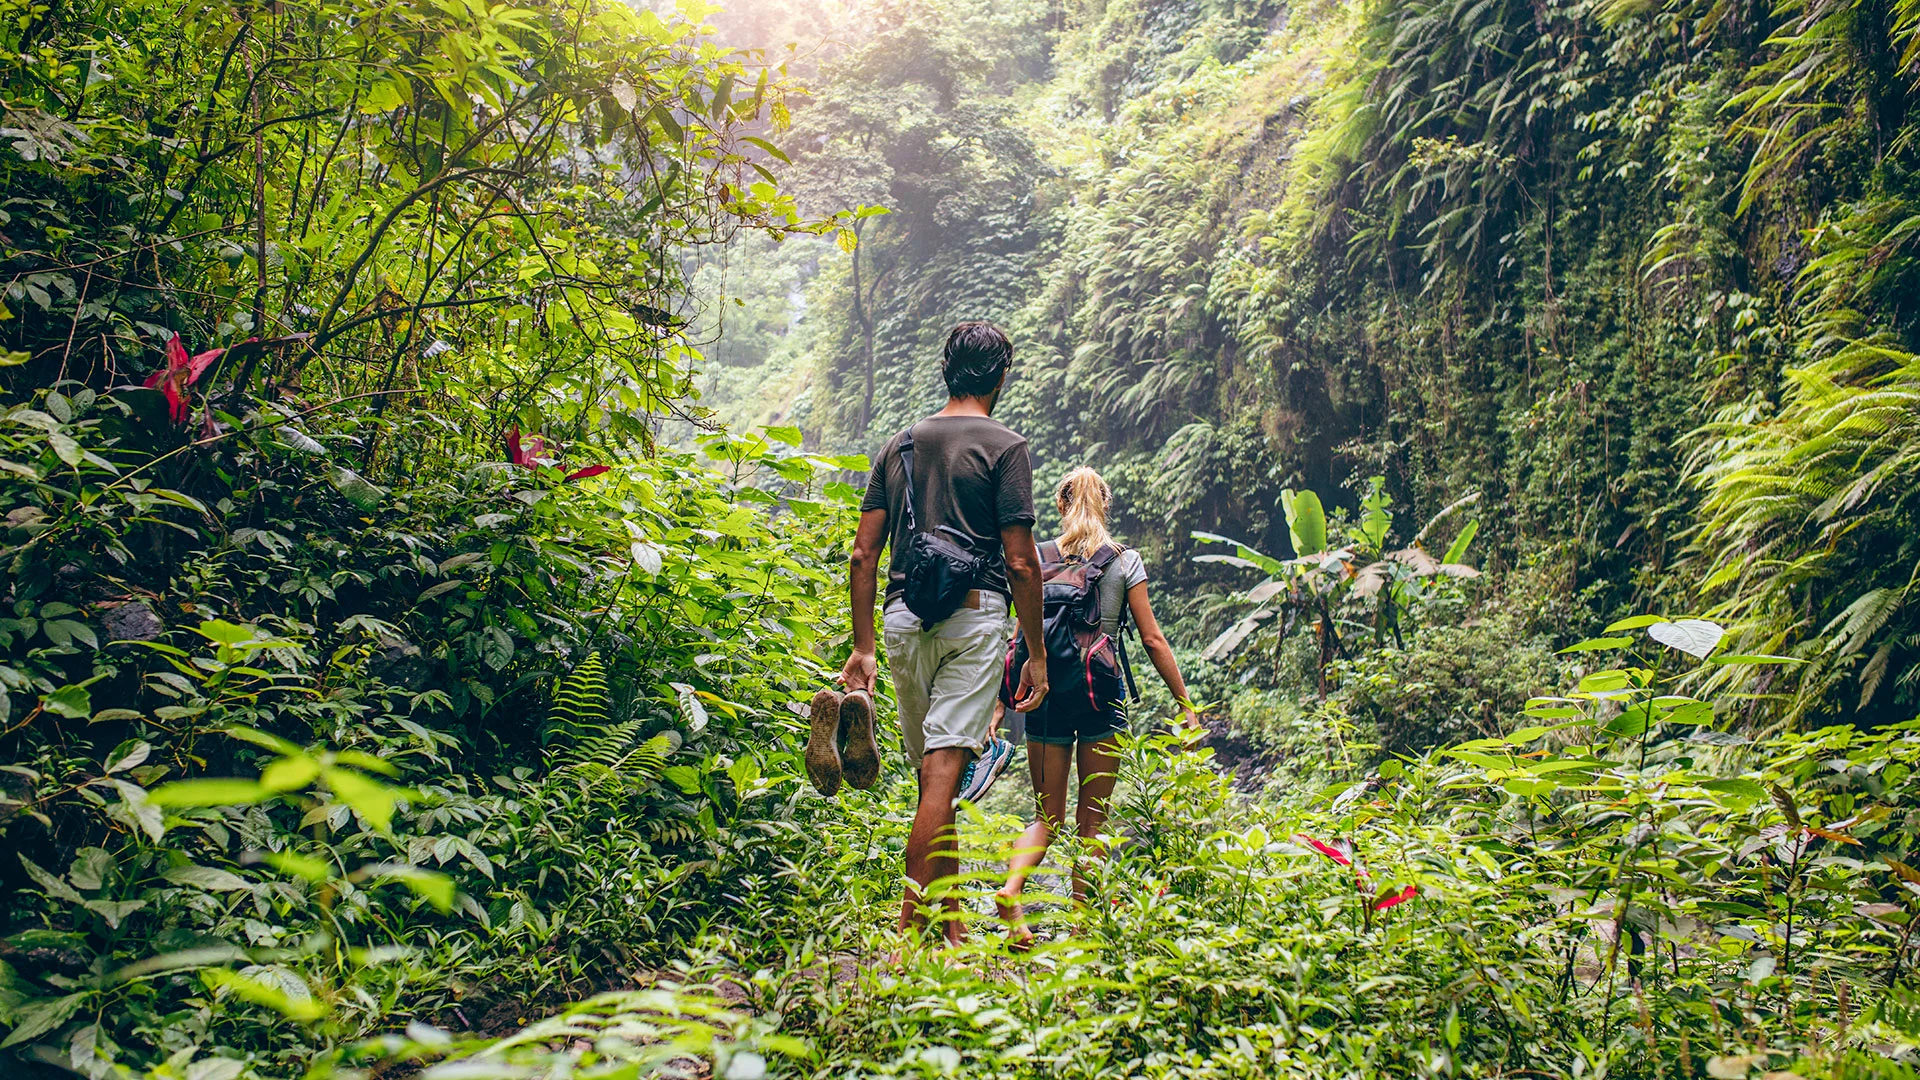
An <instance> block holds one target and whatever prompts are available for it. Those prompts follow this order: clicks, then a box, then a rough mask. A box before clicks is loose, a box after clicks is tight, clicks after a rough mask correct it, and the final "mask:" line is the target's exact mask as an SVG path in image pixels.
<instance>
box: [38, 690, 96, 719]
mask: <svg viewBox="0 0 1920 1080" xmlns="http://www.w3.org/2000/svg"><path fill="white" fill-rule="evenodd" d="M40 705H41V707H42V708H44V709H46V710H47V711H48V712H50V713H52V714H54V715H55V716H64V717H66V718H68V719H69V720H85V719H86V718H87V717H89V716H92V715H93V695H92V694H90V693H88V692H87V688H86V687H85V686H84V685H82V684H79V683H69V684H68V685H66V686H63V687H61V688H60V689H58V690H55V691H54V692H53V693H51V694H48V695H46V696H45V697H42V698H41V699H40Z"/></svg>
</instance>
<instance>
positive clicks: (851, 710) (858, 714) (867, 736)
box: [840, 691, 880, 791]
mask: <svg viewBox="0 0 1920 1080" xmlns="http://www.w3.org/2000/svg"><path fill="white" fill-rule="evenodd" d="M840 726H841V729H842V730H843V731H844V732H845V733H846V749H844V750H842V751H841V755H840V760H841V768H842V770H843V771H844V772H845V774H846V778H847V783H849V784H852V785H853V786H854V787H856V788H859V789H860V790H861V791H865V790H867V789H868V788H871V787H872V786H873V785H875V784H877V783H879V782H880V744H879V743H878V742H876V741H875V740H874V737H873V699H872V698H871V697H868V696H867V695H866V694H865V693H863V692H858V691H856V692H854V693H851V694H848V695H847V696H846V697H845V698H843V699H841V702H840Z"/></svg>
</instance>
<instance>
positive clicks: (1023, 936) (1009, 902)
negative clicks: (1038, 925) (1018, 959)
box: [993, 893, 1033, 952]
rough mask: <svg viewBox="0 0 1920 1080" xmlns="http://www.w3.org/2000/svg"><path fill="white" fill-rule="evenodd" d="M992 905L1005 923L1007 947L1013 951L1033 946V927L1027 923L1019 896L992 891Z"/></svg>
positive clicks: (1025, 911)
mask: <svg viewBox="0 0 1920 1080" xmlns="http://www.w3.org/2000/svg"><path fill="white" fill-rule="evenodd" d="M993 906H994V910H996V911H997V912H999V914H1000V921H1001V922H1004V923H1006V924H1007V948H1009V949H1011V950H1013V951H1014V952H1026V951H1027V950H1028V949H1031V948H1033V928H1032V927H1030V926H1028V925H1027V909H1026V907H1025V906H1024V905H1022V904H1021V903H1020V900H1019V898H1018V897H1013V896H1007V895H1006V894H1005V893H994V894H993Z"/></svg>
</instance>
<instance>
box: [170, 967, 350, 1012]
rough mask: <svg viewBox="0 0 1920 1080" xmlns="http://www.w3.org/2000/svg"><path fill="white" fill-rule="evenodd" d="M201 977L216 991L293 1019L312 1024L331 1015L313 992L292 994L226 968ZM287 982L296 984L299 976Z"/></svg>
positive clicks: (203, 973)
mask: <svg viewBox="0 0 1920 1080" xmlns="http://www.w3.org/2000/svg"><path fill="white" fill-rule="evenodd" d="M255 970H260V969H255ZM200 978H201V981H203V982H205V983H206V984H207V986H208V987H210V988H212V989H214V990H223V991H226V992H227V993H230V994H232V995H233V996H234V997H237V998H240V999H241V1000H243V1001H250V1002H253V1003H254V1004H255V1005H265V1006H266V1007H267V1008H269V1009H273V1010H275V1011H276V1012H279V1013H280V1014H281V1015H283V1016H285V1017H287V1018H288V1019H290V1020H300V1021H306V1022H311V1021H314V1020H318V1019H320V1018H321V1017H322V1016H325V1015H326V1014H327V1009H326V1006H324V1005H322V1004H321V1003H319V1002H317V1001H315V1000H313V998H312V996H311V993H310V992H306V991H304V988H303V990H302V991H300V992H295V993H289V992H288V991H287V989H286V988H285V987H281V986H274V985H272V984H270V983H267V982H264V981H262V980H260V979H256V978H251V977H249V976H246V975H242V974H240V973H239V972H237V971H229V970H227V969H226V968H211V969H208V970H206V971H202V972H201V973H200ZM284 981H287V982H288V985H292V984H293V983H294V982H297V981H298V979H297V976H292V975H291V974H289V975H288V976H287V978H286V980H284Z"/></svg>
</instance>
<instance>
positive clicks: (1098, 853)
mask: <svg viewBox="0 0 1920 1080" xmlns="http://www.w3.org/2000/svg"><path fill="white" fill-rule="evenodd" d="M1079 751H1080V753H1079V758H1080V762H1079V764H1080V805H1079V807H1078V812H1077V814H1076V815H1075V820H1076V822H1077V824H1078V825H1079V827H1080V839H1081V841H1082V842H1083V843H1084V844H1085V845H1086V848H1087V854H1088V855H1091V856H1093V857H1095V858H1100V857H1103V856H1105V855H1106V851H1105V849H1103V848H1101V846H1100V842H1099V840H1098V839H1097V837H1099V835H1100V828H1101V826H1103V825H1105V824H1106V823H1107V802H1108V801H1109V800H1111V799H1112V798H1113V785H1114V782H1115V780H1116V777H1115V775H1114V774H1115V771H1116V770H1118V769H1119V767H1120V740H1119V738H1118V736H1113V735H1109V736H1107V737H1106V738H1104V739H1101V740H1100V741H1098V742H1091V743H1086V742H1083V743H1080V744H1079ZM1073 898H1074V899H1075V900H1078V901H1081V902H1083V903H1084V902H1085V901H1086V899H1087V882H1086V879H1085V878H1083V877H1082V876H1081V875H1080V864H1079V862H1078V861H1077V860H1076V861H1075V862H1074V865H1073Z"/></svg>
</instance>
